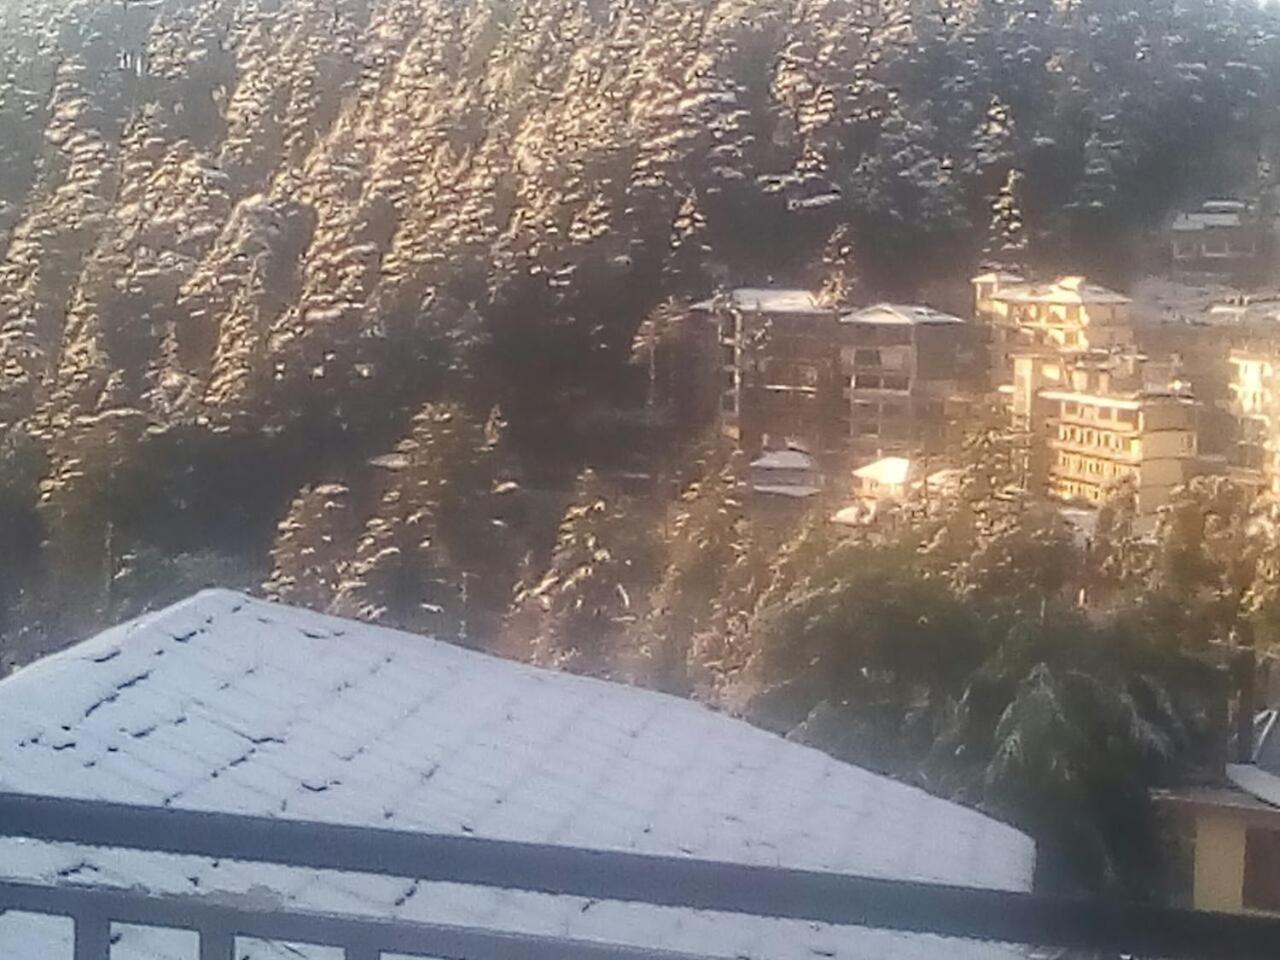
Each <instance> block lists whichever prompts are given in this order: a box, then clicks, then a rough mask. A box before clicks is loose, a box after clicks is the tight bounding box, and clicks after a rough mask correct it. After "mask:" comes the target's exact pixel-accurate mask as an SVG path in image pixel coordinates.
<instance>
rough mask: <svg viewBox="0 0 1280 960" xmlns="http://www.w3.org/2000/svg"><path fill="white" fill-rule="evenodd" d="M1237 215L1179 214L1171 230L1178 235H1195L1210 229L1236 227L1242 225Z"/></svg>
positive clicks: (1241, 220)
mask: <svg viewBox="0 0 1280 960" xmlns="http://www.w3.org/2000/svg"><path fill="white" fill-rule="evenodd" d="M1243 222H1244V221H1243V219H1242V218H1241V216H1240V214H1239V213H1210V212H1207V211H1206V212H1197V213H1180V214H1178V216H1177V217H1175V218H1174V221H1173V229H1174V230H1176V231H1178V232H1179V233H1195V232H1198V231H1200V230H1209V229H1211V228H1221V227H1238V226H1240V225H1241V224H1242V223H1243Z"/></svg>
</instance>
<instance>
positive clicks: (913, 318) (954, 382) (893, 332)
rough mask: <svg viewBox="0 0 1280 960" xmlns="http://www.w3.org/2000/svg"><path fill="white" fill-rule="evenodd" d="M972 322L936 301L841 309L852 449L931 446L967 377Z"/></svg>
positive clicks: (879, 451)
mask: <svg viewBox="0 0 1280 960" xmlns="http://www.w3.org/2000/svg"><path fill="white" fill-rule="evenodd" d="M970 332H971V325H970V324H968V323H966V322H965V321H963V320H961V319H960V318H959V317H954V316H952V315H951V314H948V313H942V312H940V311H938V310H934V309H933V308H931V307H925V306H915V305H910V306H908V305H902V304H892V303H880V304H876V305H875V306H871V307H866V308H864V309H862V310H855V311H853V312H850V313H846V314H844V315H842V316H841V317H840V377H841V382H842V384H843V397H844V399H845V400H846V401H847V407H846V408H845V409H846V419H845V420H844V433H845V434H846V436H847V437H848V442H849V448H850V450H851V452H852V453H854V454H855V455H861V456H871V455H875V456H881V455H884V454H888V453H906V452H912V451H930V450H932V449H935V448H938V447H940V446H941V444H942V441H943V438H944V436H945V432H946V416H945V404H946V401H947V399H948V398H949V397H951V396H954V395H955V394H956V393H957V392H958V391H959V390H960V389H961V388H962V386H963V385H964V380H965V379H966V375H967V374H968V373H970V372H971V367H972V366H973V364H972V362H971V361H970V354H971V343H970V338H969V334H970Z"/></svg>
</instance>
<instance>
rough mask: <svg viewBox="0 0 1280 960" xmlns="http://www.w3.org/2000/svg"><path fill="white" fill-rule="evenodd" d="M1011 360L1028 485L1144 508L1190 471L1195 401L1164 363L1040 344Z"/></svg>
mask: <svg viewBox="0 0 1280 960" xmlns="http://www.w3.org/2000/svg"><path fill="white" fill-rule="evenodd" d="M1013 366H1014V382H1013V385H1012V387H1011V388H1010V393H1011V394H1012V396H1011V412H1012V415H1013V426H1014V428H1015V430H1017V431H1019V432H1020V433H1021V434H1022V435H1024V436H1026V437H1027V439H1028V443H1027V445H1026V448H1025V449H1026V451H1027V453H1026V459H1025V463H1024V470H1025V480H1026V483H1027V486H1028V488H1029V489H1035V490H1041V491H1043V492H1044V493H1046V494H1047V495H1049V496H1050V497H1053V498H1054V499H1058V500H1063V501H1069V502H1083V503H1087V504H1091V505H1098V504H1101V503H1104V502H1106V501H1108V500H1111V499H1112V498H1114V497H1117V496H1120V495H1122V494H1128V495H1131V496H1132V497H1133V502H1134V506H1135V508H1136V509H1137V511H1138V512H1139V513H1150V512H1152V511H1154V510H1155V509H1157V508H1158V507H1160V506H1161V505H1162V504H1164V503H1166V502H1167V501H1168V499H1169V495H1170V494H1171V492H1172V491H1173V489H1174V488H1175V487H1177V486H1179V485H1181V484H1183V483H1185V482H1186V481H1187V480H1188V479H1190V477H1191V476H1192V474H1193V472H1194V467H1195V458H1196V418H1195V405H1194V403H1193V401H1192V400H1191V398H1190V396H1189V395H1188V394H1187V393H1186V392H1184V391H1182V390H1180V389H1178V388H1177V387H1176V386H1171V385H1170V384H1169V376H1168V373H1169V370H1168V367H1167V366H1163V365H1156V364H1149V363H1147V362H1146V359H1145V358H1144V357H1142V356H1141V355H1139V354H1136V353H1128V354H1115V353H1109V352H1104V351H1087V352H1076V353H1063V352H1055V351H1050V350H1045V349H1040V350H1033V351H1027V352H1023V353H1019V354H1015V355H1014V357H1013Z"/></svg>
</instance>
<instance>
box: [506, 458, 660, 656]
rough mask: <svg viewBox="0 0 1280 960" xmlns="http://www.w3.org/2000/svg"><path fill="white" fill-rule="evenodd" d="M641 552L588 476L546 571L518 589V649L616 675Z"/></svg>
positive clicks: (617, 505)
mask: <svg viewBox="0 0 1280 960" xmlns="http://www.w3.org/2000/svg"><path fill="white" fill-rule="evenodd" d="M643 547H644V544H643V536H642V534H641V532H640V531H639V530H637V523H636V521H635V520H633V519H632V518H631V517H630V516H629V515H628V514H627V512H626V505H625V503H624V502H623V501H622V499H621V498H620V497H618V496H617V495H615V493H614V492H613V491H612V490H610V489H609V488H608V486H607V485H606V484H605V483H604V482H603V481H602V480H601V479H600V478H599V477H598V476H597V475H596V474H595V472H594V471H591V470H587V471H585V472H584V473H583V474H582V475H581V476H580V477H579V478H578V482H577V486H576V488H575V492H574V498H573V502H572V503H571V504H570V505H569V507H568V509H567V510H566V511H565V514H564V518H563V519H562V520H561V522H560V529H559V532H558V533H557V535H556V544H555V548H554V550H553V551H552V554H551V559H550V563H549V565H548V567H547V569H546V571H545V572H544V573H543V574H542V576H541V577H540V578H536V582H530V583H527V584H523V585H521V586H520V587H519V588H518V589H517V591H516V595H515V600H514V602H513V605H512V613H511V617H510V629H511V630H512V631H513V634H514V635H513V641H514V642H515V644H517V645H519V646H520V647H522V648H523V649H524V651H525V653H526V655H527V656H528V657H529V659H531V660H533V662H535V663H539V664H543V665H547V666H556V667H561V668H563V669H567V670H573V671H575V672H579V673H591V674H601V673H609V672H612V671H613V670H615V669H616V667H617V660H618V646H619V644H618V638H619V636H620V635H621V633H622V631H623V630H624V629H626V628H628V627H629V625H631V624H632V623H634V622H635V620H636V617H637V614H638V612H639V608H638V606H637V604H638V602H639V601H640V600H641V598H642V592H641V591H642V590H643V587H644V584H643V582H642V581H641V570H642V569H643V567H644V560H643Z"/></svg>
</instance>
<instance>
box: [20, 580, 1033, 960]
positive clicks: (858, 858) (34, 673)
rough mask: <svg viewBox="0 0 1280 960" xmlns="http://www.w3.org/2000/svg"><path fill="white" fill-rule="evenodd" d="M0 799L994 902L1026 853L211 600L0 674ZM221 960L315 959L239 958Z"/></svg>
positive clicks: (537, 900) (736, 734)
mask: <svg viewBox="0 0 1280 960" xmlns="http://www.w3.org/2000/svg"><path fill="white" fill-rule="evenodd" d="M0 789H3V790H7V791H16V792H26V793H33V794H47V795H59V796H67V797H76V798H83V799H100V800H108V801H120V802H127V803H135V804H146V805H154V806H171V807H180V808H185V809H192V810H211V811H225V812H233V813H245V814H257V815H267V816H273V817H287V818H300V819H312V820H321V821H330V822H339V823H344V824H352V825H370V826H380V827H392V828H398V829H403V830H417V831H424V832H432V833H444V834H470V835H475V836H483V837H492V838H500V839H506V840H521V841H531V842H539V843H556V844H565V845H572V846H580V847H591V848H597V849H618V850H628V851H636V852H641V853H653V854H667V855H676V856H689V857H698V858H706V859H717V860H728V861H735V862H741V863H747V864H763V865H785V866H791V867H801V868H809V869H815V870H829V871H836V872H850V873H859V874H866V875H874V876H883V877H899V878H911V879H922V880H934V881H940V882H944V883H952V884H961V885H969V886H978V887H989V888H999V889H1013V890H1025V889H1029V887H1030V883H1031V875H1032V869H1033V863H1034V859H1035V853H1034V845H1033V844H1032V841H1031V840H1030V839H1028V838H1027V837H1026V836H1024V835H1023V834H1021V833H1019V832H1018V831H1016V830H1014V829H1013V828H1011V827H1008V826H1006V825H1004V824H1001V823H998V822H997V821H995V820H992V819H990V818H988V817H985V816H983V815H982V814H979V813H977V812H976V811H973V810H969V809H966V808H964V807H961V806H958V805H955V804H952V803H948V802H946V801H944V800H941V799H938V798H936V797H933V796H930V795H929V794H927V793H925V792H923V791H921V790H918V789H915V788H913V787H909V786H906V785H904V784H900V783H896V782H894V781H892V780H889V779H886V778H884V777H880V776H876V775H874V774H872V773H869V772H867V771H865V770H862V769H859V768H857V767H853V766H849V765H847V764H844V763H841V762H838V761H836V760H834V759H832V758H830V757H828V756H826V755H824V754H822V753H819V752H818V751H815V750H812V749H809V748H807V747H804V746H801V745H799V744H795V743H791V742H789V741H786V740H784V739H782V738H780V737H777V736H774V735H772V734H770V733H767V732H765V731H762V730H759V729H756V728H754V727H751V726H749V725H748V724H746V723H743V722H742V721H739V720H735V719H732V718H730V717H727V716H724V715H721V714H718V713H715V712H714V711H712V710H709V709H707V708H706V707H703V706H700V705H698V704H696V703H693V702H691V701H687V700H682V699H678V698H674V697H669V696H665V695H662V694H658V693H654V692H650V691H645V690H640V689H635V688H630V687H626V686H621V685H618V684H614V683H608V682H605V681H601V680H595V679H590V678H587V677H579V676H573V675H569V674H562V673H555V672H550V671H545V670H540V669H536V668H534V667H530V666H527V665H524V664H520V663H514V662H509V661H504V660H499V659H496V658H494V657H490V656H486V655H484V654H480V653H476V652H473V651H469V650H465V649H462V648H460V647H455V646H452V645H449V644H446V643H442V642H438V641H435V640H431V639H427V638H424V637H418V636H413V635H410V634H405V633H401V632H398V631H394V630H389V629H384V628H378V627H373V626H370V625H367V624H360V623H354V622H350V621H345V620H340V619H336V618H332V617H326V616H321V615H319V614H314V613H310V612H306V611H302V610H297V609H292V608H288V607H283V606H279V605H275V604H271V603H267V602H265V601H261V600H255V599H251V598H249V597H246V596H243V595H240V594H236V593H232V592H228V591H222V590H212V591H206V592H203V593H200V594H197V595H196V596H194V597H192V598H190V599H188V600H186V601H183V602H182V603H179V604H177V605H175V606H173V607H170V608H169V609H167V610H164V611H161V612H159V613H156V614H152V615H149V616H145V617H142V618H140V619H138V620H135V621H133V622H131V623H127V624H125V625H123V626H120V627H117V628H115V629H112V630H109V631H107V632H106V633H103V634H101V635H99V636H97V637H95V638H93V639H91V640H87V641H85V642H83V643H81V644H79V645H77V646H74V647H71V648H69V649H67V650H65V651H63V652H61V653H58V654H55V655H53V656H50V657H48V658H46V659H44V660H41V661H39V662H37V663H35V664H33V665H32V666H29V667H27V668H25V669H23V670H20V671H19V672H17V673H15V674H13V675H11V676H10V677H8V678H6V679H5V680H3V681H0ZM0 862H3V864H4V871H3V873H4V874H5V875H6V876H7V877H8V878H12V879H19V880H26V881H36V882H48V883H59V882H90V883H94V884H100V885H109V886H127V887H134V886H139V887H142V888H145V889H149V890H151V891H154V892H165V893H173V892H179V893H184V894H191V895H200V896H215V897H220V898H225V897H227V896H240V895H246V894H250V895H259V896H260V895H264V894H263V893H262V891H264V890H265V891H268V894H267V895H269V896H271V897H273V898H278V899H277V900H276V901H275V902H278V903H279V904H280V906H281V907H282V908H290V909H300V910H320V911H334V912H346V913H354V914H363V915H374V916H382V917H387V916H396V917H400V918H403V919H408V920H414V921H421V922H439V923H456V924H467V925H473V926H483V927H486V928H490V929H497V930H512V931H518V932H527V933H537V934H549V935H555V936H563V937H571V938H587V939H598V940H604V941H610V942H618V943H627V944H638V945H643V946H645V947H649V948H654V949H667V950H673V951H686V952H690V953H702V954H706V955H713V956H723V957H735V958H737V957H741V958H754V957H771V958H778V960H791V958H795V960H799V958H806V960H809V958H811V957H813V956H816V955H822V956H829V957H836V958H859V960H861V958H865V957H868V956H875V957H877V958H891V960H925V958H943V957H946V958H947V960H952V958H979V957H981V958H993V957H1008V958H1012V957H1015V956H1019V954H1018V953H1017V952H1016V951H1014V950H1013V949H1012V948H1003V947H999V946H996V945H990V944H981V943H967V942H956V941H950V940H943V939H940V938H935V937H929V936H920V935H911V934H902V933H894V932H890V931H878V930H869V929H860V928H840V927H830V926H824V925H820V924H810V923H802V922H792V921H783V920H772V919H768V918H754V917H742V916H728V915H723V914H716V913H708V912H703V911H692V910H682V909H672V908H663V907H649V906H645V905H642V904H625V903H615V902H596V901H591V900H586V899H583V898H577V897H563V896H550V895H545V894H531V893H526V892H521V891H516V890H501V889H492V888H477V887H470V886H465V885H459V884H430V883H419V882H415V881H413V880H411V879H404V880H400V879H396V878H391V877H370V876H364V875H352V874H339V873H334V872H326V871H315V870H304V869H293V868H284V867H272V866H267V865H262V864H252V863H246V862H236V861H212V860H208V859H203V858H199V857H186V856H166V855H158V854H153V853H144V852H139V851H123V850H105V849H99V848H93V849H89V848H82V847H75V846H72V845H66V844H46V843H32V842H24V841H19V840H0ZM51 924H52V926H51ZM117 930H118V932H119V933H120V934H121V938H120V941H119V942H118V943H117V944H116V945H115V947H114V949H113V953H112V957H113V958H115V960H122V958H124V960H134V958H136V960H141V958H144V957H145V958H147V960H165V958H170V957H172V958H174V960H176V958H178V957H184V958H185V957H187V956H189V954H185V953H183V952H182V949H181V947H179V948H172V947H170V946H165V945H166V944H172V936H171V932H167V931H156V930H147V929H144V928H137V927H127V928H117ZM41 934H44V935H52V936H54V938H55V939H58V938H65V943H66V944H69V943H70V926H69V924H66V925H59V922H58V921H42V920H38V919H37V918H33V917H27V916H22V915H18V914H13V913H10V914H6V915H4V916H3V917H0V956H6V957H18V956H28V957H33V956H53V955H55V950H56V949H57V947H56V945H54V944H51V943H48V942H44V941H41V940H39V936H40V935H41ZM166 937H167V938H168V939H166ZM180 943H181V944H185V941H180ZM65 955H70V954H69V950H68V951H67V952H66V954H65ZM241 956H244V957H251V958H265V957H273V958H274V957H284V956H288V957H293V958H298V957H308V956H313V957H320V956H326V957H327V954H322V953H321V952H319V951H318V950H316V951H314V952H308V951H306V950H305V949H303V948H296V947H292V948H285V947H283V946H272V945H268V944H259V943H256V942H250V941H241V942H240V945H239V946H238V948H237V957H241Z"/></svg>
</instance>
